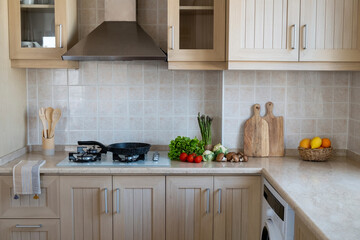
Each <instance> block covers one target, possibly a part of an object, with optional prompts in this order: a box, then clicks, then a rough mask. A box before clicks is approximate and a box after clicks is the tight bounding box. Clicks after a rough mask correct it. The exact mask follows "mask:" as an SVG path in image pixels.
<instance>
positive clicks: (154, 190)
mask: <svg viewBox="0 0 360 240" xmlns="http://www.w3.org/2000/svg"><path fill="white" fill-rule="evenodd" d="M113 221H114V226H115V227H114V229H113V232H114V239H117V240H150V239H152V240H165V177H163V176H162V177H157V176H155V177H153V176H124V177H114V179H113Z"/></svg>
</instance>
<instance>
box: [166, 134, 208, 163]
mask: <svg viewBox="0 0 360 240" xmlns="http://www.w3.org/2000/svg"><path fill="white" fill-rule="evenodd" d="M204 146H205V144H204V142H203V141H200V140H199V139H197V138H196V137H195V138H194V139H191V138H189V137H180V136H178V137H177V138H176V139H175V140H171V142H170V145H169V147H170V151H169V154H168V156H169V158H170V159H171V160H178V159H179V156H180V154H181V153H183V152H185V153H187V154H191V153H195V154H196V155H202V154H203V152H204V150H205V149H204Z"/></svg>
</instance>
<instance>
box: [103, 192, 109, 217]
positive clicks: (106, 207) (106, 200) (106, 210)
mask: <svg viewBox="0 0 360 240" xmlns="http://www.w3.org/2000/svg"><path fill="white" fill-rule="evenodd" d="M104 193H105V214H108V212H109V210H108V196H107V195H108V189H107V188H105V191H104Z"/></svg>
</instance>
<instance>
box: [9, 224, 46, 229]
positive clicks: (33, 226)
mask: <svg viewBox="0 0 360 240" xmlns="http://www.w3.org/2000/svg"><path fill="white" fill-rule="evenodd" d="M15 227H16V228H41V227H42V224H39V225H20V224H16V225H15Z"/></svg>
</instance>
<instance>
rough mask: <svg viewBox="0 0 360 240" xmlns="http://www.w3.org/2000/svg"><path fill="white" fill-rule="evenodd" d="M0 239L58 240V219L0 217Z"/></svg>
mask: <svg viewBox="0 0 360 240" xmlns="http://www.w3.org/2000/svg"><path fill="white" fill-rule="evenodd" d="M0 239H2V240H10V239H11V240H60V221H59V220H58V219H6V220H4V219H2V220H0Z"/></svg>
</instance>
